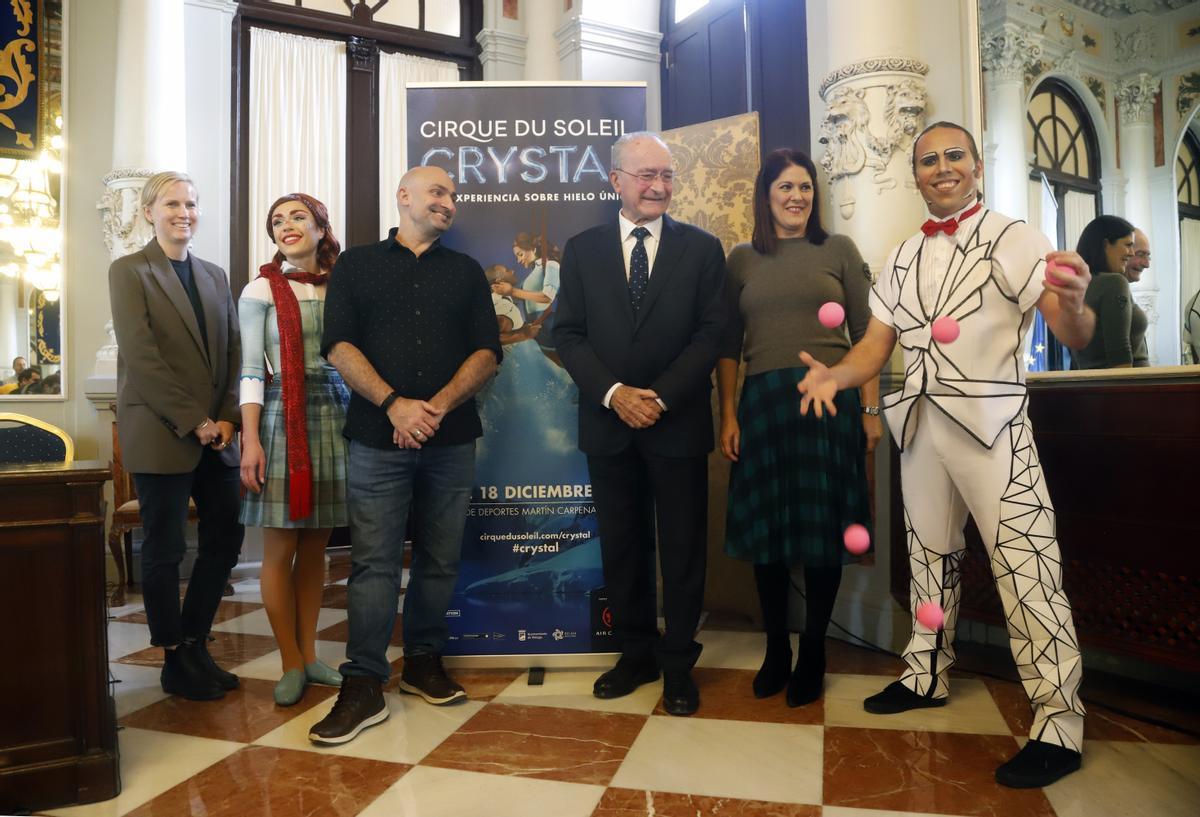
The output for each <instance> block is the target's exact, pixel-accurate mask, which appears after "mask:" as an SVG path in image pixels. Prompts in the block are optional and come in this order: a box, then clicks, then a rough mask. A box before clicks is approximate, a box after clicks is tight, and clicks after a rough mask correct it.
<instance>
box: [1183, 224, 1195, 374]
mask: <svg viewBox="0 0 1200 817" xmlns="http://www.w3.org/2000/svg"><path fill="white" fill-rule="evenodd" d="M1198 289H1200V221H1197V220H1196V219H1194V218H1181V219H1180V220H1179V296H1180V298H1181V299H1182V301H1183V303H1185V304H1186V303H1188V302H1189V301H1191V300H1192V296H1193V295H1195V294H1196V290H1198ZM1196 362H1197V363H1200V361H1196Z"/></svg>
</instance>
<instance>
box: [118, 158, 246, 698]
mask: <svg viewBox="0 0 1200 817" xmlns="http://www.w3.org/2000/svg"><path fill="white" fill-rule="evenodd" d="M142 216H143V217H144V218H145V219H146V220H147V221H149V222H150V223H151V224H152V225H153V226H154V238H153V239H151V240H150V242H149V243H147V244H146V246H145V247H143V248H142V249H141V250H139V251H137V252H135V253H131V254H130V255H126V256H124V257H123V258H118V259H117V260H116V261H114V262H113V263H112V266H111V267H109V270H108V288H109V295H110V297H111V300H112V315H113V328H114V330H115V331H116V336H117V343H118V346H119V349H120V351H119V353H118V357H117V427H118V431H119V433H120V438H121V453H122V458H123V462H124V465H125V468H126V469H127V470H128V471H129V472H130V473H132V475H133V481H134V485H135V486H136V488H137V493H138V499H139V500H140V503H141V516H142V529H143V531H144V532H145V540H144V541H143V543H142V593H143V597H144V601H145V605H146V619H147V621H148V623H149V625H150V643H151V644H153V645H155V646H159V647H163V649H164V651H165V661H164V664H163V670H162V677H161V681H162V688H163V691H165V692H168V693H170V694H173V695H180V696H182V697H185V698H190V699H192V700H214V699H217V698H222V697H224V695H225V692H226V690H229V689H234V688H236V687H237V685H238V679H237V676H235V675H233V674H232V673H229V672H225V671H224V670H222V669H221V668H220V667H218V666H217V665H216V663H215V662H214V661H213V659H212V656H211V655H209V652H208V647H207V643H206V642H207V640H208V632H209V628H210V627H211V625H212V620H213V616H214V615H215V614H216V611H217V605H218V604H220V601H221V594H222V592H223V591H224V588H225V583H226V581H227V580H228V579H229V571H230V570H231V569H232V568H233V566H234V565H235V564H236V563H237V559H238V554H239V552H240V551H241V547H242V526H241V525H239V524H238V521H237V516H238V507H239V505H240V502H241V494H240V477H239V468H238V466H239V459H240V455H239V452H238V447H237V441H236V438H235V436H234V433H235V430H236V423H237V420H238V405H237V382H238V372H239V370H240V366H241V344H240V342H239V335H238V320H237V314H236V313H235V312H234V306H233V298H232V296H231V294H230V292H229V282H228V280H227V279H226V277H225V272H224V271H223V270H222V269H221V268H220V267H218V266H216V265H215V264H210V263H209V262H207V261H204V260H202V259H200V258H197V257H196V256H194V255H192V253H191V252H190V250H189V249H188V245H189V244H190V243H191V240H192V236H193V234H194V233H195V231H196V227H197V224H198V223H199V219H200V207H199V200H198V198H197V196H196V188H195V186H194V185H193V184H192V180H191V179H190V178H188V176H186V175H184V174H183V173H175V172H169V171H168V172H165V173H159V174H157V175H155V176H152V177H150V179H149V180H148V181H147V182H146V186H145V188H143V191H142ZM189 498H190V499H192V500H194V501H195V503H196V511H197V514H198V515H199V518H200V524H199V548H198V554H197V558H196V563H195V566H194V567H193V568H192V575H191V579H190V580H189V582H188V588H187V594H186V595H185V597H184V600H183V605H182V609H181V608H180V602H179V563H180V562H181V561H182V560H183V555H184V551H185V550H186V541H185V538H184V533H185V527H186V525H187V515H188V499H189Z"/></svg>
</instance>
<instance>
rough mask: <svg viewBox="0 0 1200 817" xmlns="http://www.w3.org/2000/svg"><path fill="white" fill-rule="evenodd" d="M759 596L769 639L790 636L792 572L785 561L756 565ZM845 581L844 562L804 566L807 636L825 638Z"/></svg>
mask: <svg viewBox="0 0 1200 817" xmlns="http://www.w3.org/2000/svg"><path fill="white" fill-rule="evenodd" d="M754 581H755V584H756V585H758V600H759V603H760V604H761V605H762V614H763V629H764V630H765V631H766V633H767V640H768V641H772V640H780V639H782V640H786V639H787V636H788V590H789V589H790V587H791V574H790V573H789V572H788V566H787V565H785V564H783V563H782V562H772V563H771V564H765V565H755V566H754ZM841 583H842V566H841V565H835V566H833V567H808V566H806V567H805V568H804V598H805V606H804V608H805V631H804V636H805V638H807V639H815V640H824V638H825V631H826V630H827V629H828V628H829V619H830V618H831V617H832V616H833V603H834V601H835V600H836V599H837V591H838V587H839V586H840V585H841Z"/></svg>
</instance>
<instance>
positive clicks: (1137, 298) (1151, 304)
mask: <svg viewBox="0 0 1200 817" xmlns="http://www.w3.org/2000/svg"><path fill="white" fill-rule="evenodd" d="M1133 302H1134V303H1135V304H1137V305H1138V306H1140V307H1141V308H1142V311H1143V312H1145V313H1146V323H1147V325H1148V327H1150V326H1154V325H1155V324H1157V323H1158V290H1157V289H1148V290H1145V291H1143V292H1134V293H1133ZM1146 332H1147V334H1150V330H1149V328H1147V330H1146Z"/></svg>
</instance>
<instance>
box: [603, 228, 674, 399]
mask: <svg viewBox="0 0 1200 817" xmlns="http://www.w3.org/2000/svg"><path fill="white" fill-rule="evenodd" d="M617 226H618V228H619V230H620V232H621V255H622V256H623V257H624V258H625V280H626V281H628V280H629V259H630V258H631V257H632V256H633V248H634V247H636V246H637V238H635V237H634V235H633V231H634V230H635V229H637V228H638V227H645V228H646V229H647V230H649V231H650V235H648V236H646V237H645V238H643V239H642V244H643V245H644V246H645V248H646V260H647V261H648V262H649V265H650V273H649V275H650V277H653V275H654V257H655V256H656V255H658V244H659V241H660V240H661V239H662V228H663V220H662V216H659V217H658V218H656V219H654V221H647V222H646V223H645V224H634V223H633V222H632V221H630V220H629V219H627V218H625V214H624V213H618V214H617ZM623 385H625V384H624V383H621V382H619V381H618V382H616V383H613V384H612V386H611V387H610V388H609V390H608V391H607V392H605V394H604V401H603V405H604V407H605V408H609V407H610V406H609V402H610V401H611V400H612V396H613V392H615V391H616V390H617V387H618V386H623ZM658 404H659V405H660V406H662V410H663V411H666V410H667V404H666V403H664V402H663V401H662V399H661V398H660V399H659V401H658Z"/></svg>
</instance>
